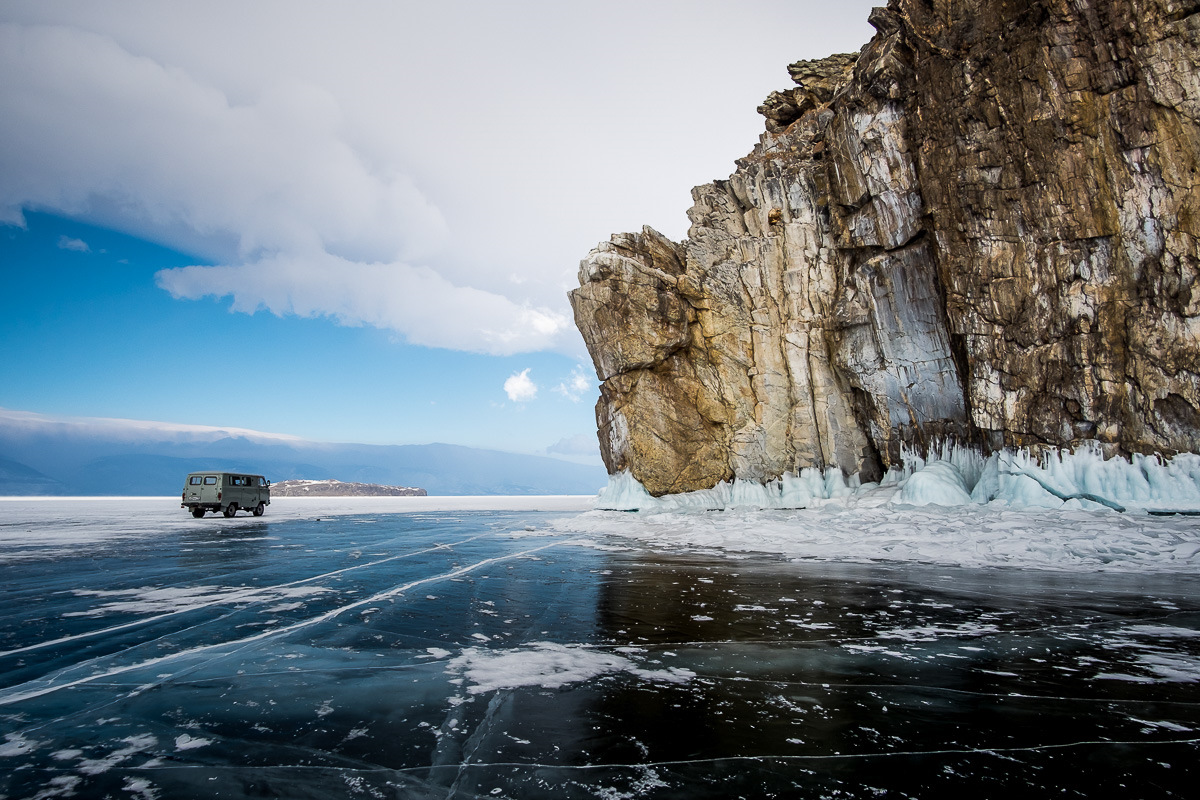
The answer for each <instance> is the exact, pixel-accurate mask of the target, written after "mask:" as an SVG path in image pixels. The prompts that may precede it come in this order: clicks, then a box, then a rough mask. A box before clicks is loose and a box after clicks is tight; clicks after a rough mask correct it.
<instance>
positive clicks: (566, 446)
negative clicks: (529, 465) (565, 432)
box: [546, 433, 600, 458]
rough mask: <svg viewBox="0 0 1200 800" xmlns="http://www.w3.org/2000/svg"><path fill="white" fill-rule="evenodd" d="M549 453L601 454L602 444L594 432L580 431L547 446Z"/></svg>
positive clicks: (568, 454)
mask: <svg viewBox="0 0 1200 800" xmlns="http://www.w3.org/2000/svg"><path fill="white" fill-rule="evenodd" d="M546 452H547V453H554V454H557V455H564V456H594V457H596V458H599V456H600V444H599V442H598V441H597V439H596V434H594V433H580V434H576V435H575V436H567V437H564V438H562V439H559V440H558V441H557V442H555V443H554V444H552V445H550V446H549V447H547V448H546Z"/></svg>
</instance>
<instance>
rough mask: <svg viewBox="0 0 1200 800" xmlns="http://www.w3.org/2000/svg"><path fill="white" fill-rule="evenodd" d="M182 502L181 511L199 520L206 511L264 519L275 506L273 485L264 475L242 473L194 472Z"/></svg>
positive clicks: (190, 474)
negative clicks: (249, 514) (244, 513)
mask: <svg viewBox="0 0 1200 800" xmlns="http://www.w3.org/2000/svg"><path fill="white" fill-rule="evenodd" d="M180 501H181V502H180V508H190V509H191V510H192V516H193V517H195V518H196V519H199V518H200V517H203V516H204V512H205V511H220V512H221V513H222V514H224V515H225V516H227V517H232V516H233V515H234V514H236V513H237V512H238V510H239V509H240V510H242V511H252V512H254V516H256V517H261V516H262V515H263V512H264V511H265V510H266V509H267V506H269V505H270V504H271V482H270V481H269V480H267V479H266V478H264V477H263V476H262V475H246V474H244V473H241V472H191V473H188V476H187V479H186V481H185V482H184V484H183V496H182V497H181V498H180Z"/></svg>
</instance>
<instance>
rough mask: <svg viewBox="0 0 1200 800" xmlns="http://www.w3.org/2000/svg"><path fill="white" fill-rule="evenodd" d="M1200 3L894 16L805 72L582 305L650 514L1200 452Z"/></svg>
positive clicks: (996, 0) (595, 276)
mask: <svg viewBox="0 0 1200 800" xmlns="http://www.w3.org/2000/svg"><path fill="white" fill-rule="evenodd" d="M1197 12H1200V0H1187V2H1184V1H1182V0H1179V1H1176V2H1168V1H1167V0H1070V1H1069V2H1068V0H1030V2H1025V3H1018V4H1014V3H1009V2H1005V1H1004V0H955V2H949V1H948V0H892V2H891V3H890V5H889V6H888V8H886V9H875V10H874V11H873V12H872V15H871V23H872V24H873V25H874V27H875V28H876V31H877V33H876V36H875V37H874V38H873V39H872V41H871V42H870V43H869V44H868V45H866V46H865V47H864V48H863V50H862V51H861V52H860V53H859V54H857V55H856V56H847V55H840V56H833V57H831V58H829V59H825V60H822V61H815V62H814V61H806V62H798V63H797V64H794V65H792V67H791V68H790V69H789V72H790V73H791V76H792V78H793V81H794V82H795V83H796V87H795V88H793V89H790V90H787V91H784V92H775V93H772V94H771V96H769V97H768V98H767V100H766V102H765V103H764V104H763V106H762V107H761V108H760V109H759V110H760V112H761V113H763V115H764V116H765V117H766V118H767V132H766V133H765V134H764V135H763V136H762V137H761V140H760V142H759V144H758V146H757V147H755V148H754V150H753V152H752V153H750V155H748V156H747V157H746V158H744V159H742V160H740V161H738V162H737V170H736V171H735V172H734V173H733V175H732V176H731V177H730V178H729V179H728V180H727V181H715V182H713V183H711V184H708V185H705V186H701V187H697V188H696V189H694V190H693V192H692V196H693V200H694V205H693V207H692V209H691V210H690V211H689V212H688V215H689V218H690V220H691V223H692V225H691V228H690V229H689V232H688V239H687V240H685V241H684V242H682V243H680V244H676V243H673V242H671V241H668V240H667V239H665V238H664V237H663V236H661V235H659V234H657V233H656V232H654V231H652V230H649V229H644V230H643V231H642V233H640V234H619V235H616V236H614V237H612V239H611V241H609V242H605V243H602V244H601V245H599V246H598V247H597V248H596V249H595V250H593V251H592V253H590V254H589V255H588V257H587V258H586V259H585V260H584V261H583V263H582V264H581V266H580V273H579V278H580V288H579V289H576V290H575V291H574V292H572V293H571V302H572V306H573V308H574V310H575V319H576V323H577V325H578V326H579V328H580V330H581V331H582V333H583V335H584V339H585V341H586V342H587V344H588V348H589V350H590V352H591V354H592V357H593V361H594V362H595V365H596V370H597V374H598V376H599V377H600V379H601V380H602V381H603V385H602V387H601V398H600V401H599V403H598V405H597V421H598V425H599V429H600V440H601V450H602V454H603V456H604V460H605V463H606V465H607V467H608V469H609V471H610V472H613V473H615V472H620V471H623V470H629V471H630V472H631V473H632V474H633V476H634V477H635V478H637V479H638V480H639V481H641V482H642V483H643V485H645V486H646V488H647V489H648V490H649V491H651V492H652V493H653V494H664V493H669V492H679V491H688V490H692V489H701V488H708V487H711V486H712V485H714V484H715V483H717V482H719V481H722V480H729V479H731V478H735V477H737V478H742V479H748V480H769V479H773V478H775V477H778V476H780V475H782V474H784V473H787V472H797V471H798V470H800V469H802V468H804V467H818V468H825V467H831V466H832V467H838V468H840V469H842V470H843V471H844V472H846V473H847V474H855V473H857V474H860V475H861V476H863V477H864V478H865V479H870V478H873V477H875V476H877V475H879V474H880V472H881V471H882V470H883V469H885V468H886V467H888V466H889V465H892V464H894V463H896V462H897V461H898V460H899V458H900V454H901V449H902V446H905V445H907V446H911V447H914V448H916V449H918V450H920V449H922V448H923V447H925V446H926V445H927V444H928V443H929V442H931V441H934V440H945V439H954V440H958V441H966V442H971V443H974V444H977V445H979V446H981V447H984V448H995V447H1000V446H1031V447H1035V448H1036V447H1039V446H1061V447H1068V448H1069V447H1073V446H1075V445H1078V444H1079V443H1081V442H1083V441H1088V440H1096V441H1099V442H1101V443H1102V444H1103V445H1104V446H1105V447H1107V448H1108V449H1109V450H1111V451H1116V452H1123V453H1133V452H1162V453H1166V454H1169V453H1174V452H1179V451H1196V450H1197V449H1200V410H1198V409H1200V377H1198V376H1200V287H1197V288H1193V287H1194V286H1195V282H1196V277H1197V271H1198V270H1200V249H1198V248H1197V239H1196V236H1197V233H1198V231H1197V228H1198V227H1200V194H1197V192H1196V189H1197V188H1198V186H1197V184H1198V183H1200V176H1198V175H1197V168H1198V167H1200V125H1198V123H1200V69H1198V66H1197V65H1198V64H1200V13H1197Z"/></svg>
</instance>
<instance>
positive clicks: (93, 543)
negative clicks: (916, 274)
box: [0, 458, 1200, 798]
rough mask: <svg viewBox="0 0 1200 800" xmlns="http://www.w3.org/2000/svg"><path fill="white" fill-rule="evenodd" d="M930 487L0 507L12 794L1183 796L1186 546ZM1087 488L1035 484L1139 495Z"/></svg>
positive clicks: (1191, 772) (1199, 599)
mask: <svg viewBox="0 0 1200 800" xmlns="http://www.w3.org/2000/svg"><path fill="white" fill-rule="evenodd" d="M1101 462H1102V460H1101ZM938 463H943V464H949V465H951V466H953V467H954V470H957V472H955V471H952V470H948V469H946V468H945V467H934V468H933V469H932V470H930V471H928V472H927V473H926V474H927V475H928V476H931V477H932V478H938V473H939V472H941V473H943V474H942V475H941V481H942V483H946V482H947V481H948V482H949V483H948V484H947V485H951V484H952V485H953V486H956V487H957V486H958V480H959V479H961V482H962V487H961V488H962V489H963V491H966V492H967V494H968V496H970V495H971V494H972V493H975V491H976V489H977V488H978V487H979V486H980V485H982V484H984V482H985V480H986V478H987V475H988V467H987V465H986V464H984V463H972V462H968V461H964V460H961V459H960V463H955V461H954V459H953V458H947V459H943V460H941V461H940V462H938ZM1020 467H1021V464H1020V463H1019V462H1013V464H1010V466H1009V467H1006V470H1007V471H1012V470H1013V469H1016V468H1020ZM1039 468H1040V467H1039ZM1062 469H1063V470H1066V467H1063V468H1062ZM926 470H928V467H926ZM1068 471H1069V470H1068ZM922 472H924V470H922V471H914V472H913V473H912V474H910V475H898V476H893V480H892V481H891V483H890V485H888V486H883V487H866V488H865V489H864V488H863V487H853V486H848V485H846V484H845V483H841V484H840V485H839V483H838V481H834V480H831V479H829V476H814V475H811V474H810V475H808V476H797V478H796V479H795V483H797V484H799V483H803V484H804V488H802V489H801V488H798V486H797V485H793V486H791V487H790V489H788V491H790V492H791V493H792V496H799V495H800V494H802V493H807V496H808V498H809V503H808V506H809V507H807V508H804V509H769V508H768V509H763V508H760V507H755V505H756V504H755V503H754V502H752V501H753V500H754V490H753V488H752V487H738V488H737V489H736V491H735V487H727V488H726V490H725V491H727V492H728V498H731V499H736V500H737V502H735V503H732V504H731V505H730V506H729V507H727V508H725V510H720V511H692V512H689V513H684V512H683V511H681V510H679V509H678V508H676V509H674V510H663V509H658V510H656V511H654V512H652V513H651V512H641V513H622V512H614V511H592V510H589V509H590V507H591V505H592V498H533V499H531V498H516V499H504V498H501V499H495V498H493V499H491V500H481V499H459V498H378V499H377V498H331V499H322V498H296V499H291V498H282V499H280V500H277V501H276V502H275V503H274V504H272V506H271V507H270V509H268V512H267V515H266V516H264V517H261V518H259V517H252V516H249V515H243V516H238V517H236V518H234V519H224V518H221V517H209V518H206V519H203V520H194V519H192V518H191V517H190V516H189V515H188V514H187V513H186V512H185V511H184V510H182V509H180V508H179V507H178V500H177V499H172V498H157V499H156V498H145V499H128V498H121V499H118V498H107V499H97V498H88V499H47V500H31V499H21V500H14V499H0V585H2V586H3V587H4V591H3V593H0V797H4V798H24V797H28V798H33V797H71V796H74V797H103V796H109V797H114V798H116V797H159V798H167V797H229V796H247V795H253V796H283V797H331V798H332V797H337V798H342V797H401V798H427V797H435V796H436V797H462V798H467V797H489V798H490V797H509V798H597V797H599V798H634V797H639V798H640V797H647V798H685V797H686V798H724V797H735V796H754V797H770V796H813V797H819V796H831V797H832V796H851V797H867V796H893V795H894V796H914V797H931V796H961V795H963V794H966V793H975V794H983V795H985V796H990V795H1000V794H1003V795H1009V794H1017V795H1034V796H1049V795H1054V796H1058V795H1061V794H1064V793H1066V794H1068V795H1070V794H1075V795H1084V796H1088V795H1099V794H1100V793H1102V792H1104V791H1106V790H1110V789H1111V788H1112V787H1118V788H1119V787H1120V785H1122V784H1124V785H1125V786H1126V787H1127V788H1129V787H1134V788H1132V789H1129V792H1130V793H1131V795H1136V794H1138V792H1139V791H1140V789H1139V788H1138V787H1141V788H1144V787H1147V786H1153V787H1155V793H1156V794H1157V796H1189V793H1190V792H1191V791H1192V790H1193V789H1194V785H1195V782H1196V779H1197V777H1200V766H1198V765H1200V760H1198V759H1197V753H1198V750H1200V710H1198V709H1200V568H1198V566H1200V562H1198V561H1197V553H1198V552H1200V536H1198V534H1197V531H1196V523H1197V520H1196V518H1193V517H1180V516H1174V517H1159V516H1151V515H1149V514H1147V513H1145V511H1144V505H1143V510H1141V511H1137V510H1132V511H1129V512H1127V513H1118V512H1116V511H1114V510H1112V509H1111V508H1108V507H1106V506H1104V504H1098V503H1093V502H1092V501H1087V500H1084V501H1080V500H1079V499H1073V500H1068V501H1062V500H1061V499H1058V498H1055V502H1056V503H1057V505H1054V507H1030V504H1026V505H1024V506H1021V505H1019V504H1016V503H1013V502H1009V500H1003V501H1001V502H997V500H996V499H995V498H993V499H992V500H991V501H989V502H978V496H977V497H976V500H972V501H969V502H965V503H962V504H960V505H957V506H953V507H947V506H945V505H936V504H929V505H915V504H914V503H913V502H901V501H900V498H898V497H897V494H898V493H900V492H901V491H902V490H903V489H904V487H905V486H911V480H912V477H914V476H915V475H920V474H922ZM1085 472H1086V470H1085ZM1078 474H1079V470H1076V477H1075V478H1070V476H1069V475H1066V474H1065V472H1064V474H1062V475H1059V474H1055V475H1052V476H1051V477H1046V476H1045V475H1042V474H1040V473H1039V478H1040V479H1041V480H1044V481H1050V480H1053V481H1057V482H1056V483H1051V486H1053V487H1054V488H1055V489H1056V490H1057V491H1059V492H1060V493H1063V494H1072V493H1074V492H1073V491H1069V489H1070V488H1071V485H1072V484H1071V483H1070V481H1072V480H1074V481H1075V482H1076V483H1075V484H1074V485H1075V486H1076V487H1077V488H1078V490H1079V491H1089V492H1091V493H1094V494H1097V495H1098V496H1101V493H1102V492H1103V493H1104V494H1103V495H1102V496H1103V498H1104V499H1112V498H1113V497H1118V495H1119V493H1118V492H1116V491H1115V490H1113V488H1112V486H1113V485H1114V483H1113V482H1112V481H1110V482H1108V483H1104V482H1101V483H1095V482H1094V481H1093V482H1091V483H1088V482H1087V481H1085V482H1084V487H1079V479H1078ZM999 476H1000V471H999V470H998V469H997V470H996V471H995V477H997V479H998V480H999ZM1010 477H1011V476H1010ZM1022 480H1027V479H1022ZM1089 480H1091V479H1089ZM1156 480H1157V478H1156ZM930 483H931V484H935V483H937V481H930ZM1033 483H1034V484H1035V485H1036V481H1034V482H1033ZM1126 483H1127V481H1126ZM1149 483H1150V481H1147V484H1148V485H1149ZM1160 485H1165V484H1160ZM926 489H928V490H929V491H930V492H932V493H933V494H934V495H935V496H937V497H941V498H942V499H945V498H947V497H951V496H953V497H954V498H956V502H961V501H962V496H961V494H960V493H954V492H949V493H947V492H946V491H943V490H944V486H941V487H940V488H939V486H938V485H933V486H932V487H926ZM922 491H923V492H924V491H926V490H925V489H923V490H922ZM1139 491H1140V490H1139ZM1172 491H1173V493H1171V494H1170V497H1172V498H1176V499H1177V498H1178V497H1179V496H1180V493H1179V491H1178V490H1172ZM782 492H783V489H782V488H781V490H780V493H781V494H782ZM1043 493H1045V492H1044V491H1043ZM1132 494H1134V493H1133V492H1131V491H1125V494H1124V495H1120V499H1121V502H1122V504H1127V503H1129V502H1130V500H1129V497H1130V496H1131V495H1132ZM1151 494H1152V493H1151ZM710 499H711V498H710ZM908 499H909V500H910V501H912V500H913V498H912V497H909V498H908ZM1009 499H1011V498H1009ZM1151 499H1152V498H1151ZM413 501H418V502H419V504H415V503H414V502H413ZM1146 502H1150V501H1149V500H1147V501H1146ZM1051 505H1053V504H1051ZM488 506H496V508H488ZM1130 508H1131V509H1132V508H1133V505H1132V504H1130ZM1084 767H1086V768H1084Z"/></svg>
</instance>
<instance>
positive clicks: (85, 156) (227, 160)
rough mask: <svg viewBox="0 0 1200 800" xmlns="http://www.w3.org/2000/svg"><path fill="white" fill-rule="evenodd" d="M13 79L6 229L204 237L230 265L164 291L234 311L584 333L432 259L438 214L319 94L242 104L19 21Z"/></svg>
mask: <svg viewBox="0 0 1200 800" xmlns="http://www.w3.org/2000/svg"><path fill="white" fill-rule="evenodd" d="M0 76H3V79H2V80H0V140H3V141H4V142H5V146H4V147H3V148H0V174H3V175H4V176H5V179H4V180H3V181H0V222H3V223H8V224H15V225H23V224H24V214H23V211H24V209H27V208H30V209H38V210H48V211H52V212H57V213H63V214H67V215H75V216H81V217H84V218H88V219H90V220H92V221H95V222H99V223H101V224H111V225H112V226H113V227H117V228H120V229H124V230H128V231H130V232H132V233H135V234H139V235H149V236H150V237H151V238H156V239H158V240H160V241H165V242H166V243H167V244H171V245H173V246H176V247H185V248H186V247H188V246H192V247H191V249H193V251H195V252H199V253H201V254H202V255H206V256H208V257H211V258H213V260H215V261H217V262H218V265H217V266H190V267H184V268H180V269H175V270H167V271H165V272H161V273H159V275H158V276H157V280H158V283H159V285H160V286H161V287H163V288H164V289H166V290H167V291H169V292H171V294H172V295H173V296H175V297H177V298H181V299H182V298H188V299H194V298H199V297H203V296H206V295H211V296H218V297H220V296H230V297H232V298H233V303H232V308H233V310H235V311H242V312H253V311H255V310H257V309H267V310H269V311H271V312H272V313H275V314H280V315H283V314H297V315H300V316H306V317H318V316H320V317H327V318H330V319H333V320H335V321H337V322H338V323H340V324H344V325H371V326H375V327H379V328H386V329H390V330H395V331H397V332H399V333H401V334H402V335H403V336H404V337H405V338H406V339H407V340H408V341H410V342H412V343H414V344H420V345H427V346H430V347H445V348H452V349H462V350H469V351H474V352H481V353H490V354H509V353H515V352H525V351H532V350H540V349H549V348H552V347H553V346H554V345H555V342H556V341H557V339H558V336H559V334H560V333H561V332H562V331H564V330H567V329H568V328H569V321H568V320H567V318H566V315H565V314H563V313H562V312H559V311H554V310H549V309H546V308H540V307H531V306H530V305H529V304H528V303H522V302H519V301H515V300H513V299H510V298H509V297H506V296H504V295H502V294H498V293H496V292H495V291H485V290H482V289H477V288H472V287H471V286H469V285H460V284H455V283H452V282H451V281H449V280H447V279H446V278H444V277H443V276H442V275H440V274H439V273H437V272H435V271H434V270H432V269H431V268H429V267H426V266H420V263H421V261H422V259H425V258H427V257H429V256H430V254H432V253H435V252H437V251H438V250H439V248H441V247H442V246H443V244H444V243H445V240H446V237H447V226H446V222H445V220H444V219H443V217H442V214H441V212H440V211H439V209H438V208H437V207H436V206H435V205H434V204H433V203H432V202H430V201H429V199H428V198H427V197H426V196H425V195H424V194H423V193H422V192H421V191H420V190H419V189H418V187H417V186H416V184H415V183H414V181H413V180H412V179H411V178H410V177H409V176H408V175H405V174H403V173H402V172H400V171H399V170H397V169H396V168H395V167H391V166H388V165H387V164H386V163H381V162H380V161H379V160H378V159H374V158H368V157H367V156H366V155H364V154H363V153H362V152H360V151H359V150H357V149H356V148H355V146H354V145H353V143H352V142H351V141H350V140H349V139H348V138H347V136H346V135H345V130H344V126H343V122H344V120H343V117H342V110H341V108H340V106H339V103H338V101H337V100H336V98H335V97H334V96H333V95H332V94H330V93H329V92H328V91H325V90H324V89H322V88H319V87H317V86H314V85H308V84H304V83H299V82H292V83H282V84H272V85H268V86H266V87H264V88H263V89H262V90H261V92H260V93H259V95H258V96H257V97H256V98H254V99H253V100H252V101H250V102H241V103H237V102H233V101H232V100H231V99H230V98H229V97H228V96H226V95H225V94H224V93H223V92H221V91H220V90H218V89H217V88H215V87H214V86H212V85H208V84H206V83H204V82H203V81H200V80H197V79H195V78H194V77H192V76H191V75H189V74H188V73H186V72H184V71H182V70H180V69H177V68H173V67H171V66H169V65H166V64H162V63H158V62H156V61H154V60H152V59H149V58H145V57H141V56H139V55H135V54H133V53H131V52H129V51H127V50H125V49H123V48H122V47H121V46H119V45H118V44H117V43H116V42H115V41H113V40H112V39H111V38H108V37H105V36H101V35H98V34H94V33H89V32H86V31H82V30H78V29H75V28H66V27H58V26H21V25H14V24H3V25H0ZM73 241H78V240H73ZM79 244H80V245H82V244H83V243H82V242H79ZM60 246H64V247H68V249H79V248H78V245H70V246H68V245H64V244H62V243H60ZM84 246H86V245H84Z"/></svg>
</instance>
